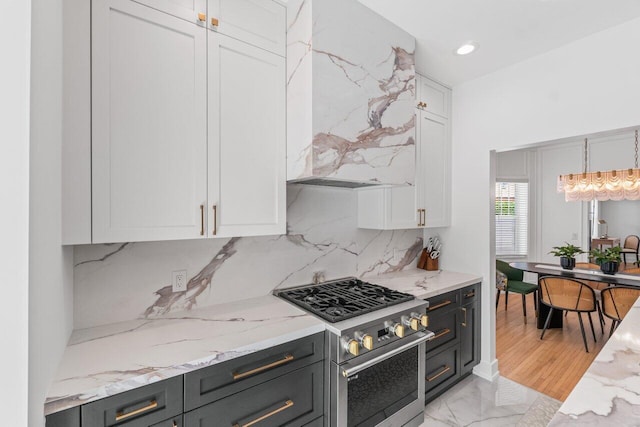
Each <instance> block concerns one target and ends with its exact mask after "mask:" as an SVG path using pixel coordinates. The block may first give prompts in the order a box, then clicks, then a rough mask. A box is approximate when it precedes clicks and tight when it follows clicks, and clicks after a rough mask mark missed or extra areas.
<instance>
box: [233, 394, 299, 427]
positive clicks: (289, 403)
mask: <svg viewBox="0 0 640 427" xmlns="http://www.w3.org/2000/svg"><path fill="white" fill-rule="evenodd" d="M292 406H293V400H287V401H286V402H284V405H282V406H281V407H279V408H278V409H274V410H273V411H271V412H269V413H268V414H264V415H262V416H260V417H258V418H256V419H255V420H253V421H249V422H248V423H246V424H238V423H235V424H234V425H233V427H251V426H252V425H254V424H257V423H259V422H260V421H264V420H266V419H267V418H269V417H272V416H274V415H275V414H277V413H279V412H282V411H284V410H285V409H289V408H291V407H292Z"/></svg>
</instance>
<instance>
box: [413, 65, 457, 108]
mask: <svg viewBox="0 0 640 427" xmlns="http://www.w3.org/2000/svg"><path fill="white" fill-rule="evenodd" d="M416 82H417V85H418V91H417V103H420V102H422V103H424V104H426V106H422V107H421V108H422V110H423V111H427V112H429V113H433V114H437V115H438V116H440V117H444V118H449V117H450V116H451V114H450V111H451V110H450V108H451V105H450V102H451V89H449V88H447V87H445V86H443V85H441V84H439V83H436V82H434V81H433V80H429V79H428V78H426V77H424V76H421V75H418V76H416Z"/></svg>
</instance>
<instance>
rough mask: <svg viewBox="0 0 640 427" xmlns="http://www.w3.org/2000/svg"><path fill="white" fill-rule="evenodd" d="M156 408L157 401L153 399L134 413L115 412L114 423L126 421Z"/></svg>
mask: <svg viewBox="0 0 640 427" xmlns="http://www.w3.org/2000/svg"><path fill="white" fill-rule="evenodd" d="M157 407H158V401H156V400H155V399H154V400H152V401H151V402H149V404H148V405H147V406H143V407H142V408H139V409H136V410H135V411H131V412H127V413H126V414H125V413H124V412H116V421H122V420H126V419H127V418H129V417H133V416H135V415H139V414H142V413H143V412H146V411H150V410H152V409H155V408H157Z"/></svg>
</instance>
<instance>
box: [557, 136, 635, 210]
mask: <svg viewBox="0 0 640 427" xmlns="http://www.w3.org/2000/svg"><path fill="white" fill-rule="evenodd" d="M635 148H636V156H635V160H636V163H635V168H630V169H615V170H610V171H607V172H600V171H598V172H587V153H588V148H587V140H586V139H585V142H584V154H585V162H584V163H585V170H584V172H582V173H576V174H573V173H571V174H567V175H560V176H559V177H558V185H557V190H558V192H559V193H564V199H565V201H567V202H589V201H591V200H598V201H601V202H602V201H605V200H640V169H639V168H638V131H637V130H636V132H635Z"/></svg>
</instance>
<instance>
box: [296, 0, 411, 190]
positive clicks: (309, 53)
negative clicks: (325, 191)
mask: <svg viewBox="0 0 640 427" xmlns="http://www.w3.org/2000/svg"><path fill="white" fill-rule="evenodd" d="M288 10H289V13H288V16H289V22H288V29H289V31H288V33H287V63H288V64H287V103H288V105H289V106H291V108H289V109H288V112H287V114H288V119H287V122H288V125H287V127H288V129H287V151H288V166H287V179H289V180H299V179H304V178H310V177H323V178H333V179H339V180H347V181H358V182H365V181H370V182H377V183H387V184H412V183H413V182H414V174H415V114H414V105H413V104H414V100H415V87H416V84H415V64H414V62H415V61H414V51H415V40H414V39H413V37H411V36H410V35H409V34H407V33H406V32H404V31H403V30H401V29H400V28H398V27H396V26H395V25H393V24H391V23H390V22H388V21H387V20H385V19H384V18H382V17H381V16H379V15H377V14H375V13H373V12H372V11H371V10H370V9H368V8H367V7H365V6H363V5H362V4H360V3H359V2H357V1H354V0H322V1H314V0H291V1H289V2H288ZM354 22H358V24H357V25H354Z"/></svg>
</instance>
